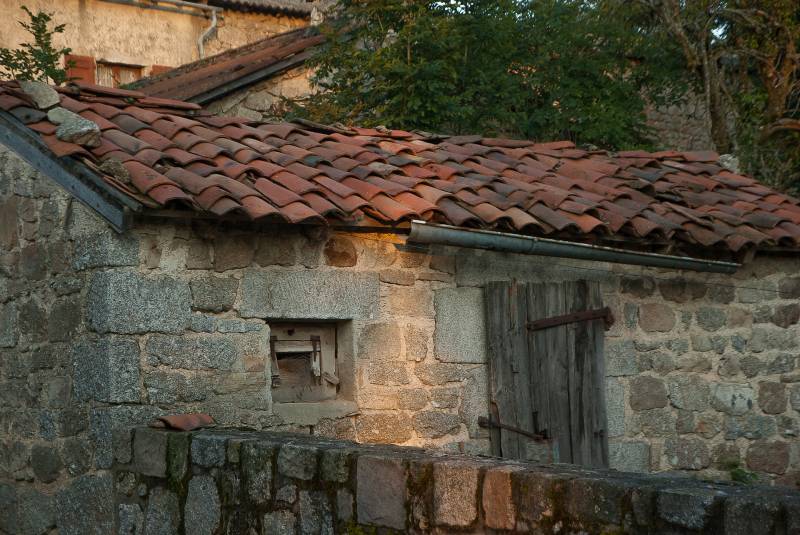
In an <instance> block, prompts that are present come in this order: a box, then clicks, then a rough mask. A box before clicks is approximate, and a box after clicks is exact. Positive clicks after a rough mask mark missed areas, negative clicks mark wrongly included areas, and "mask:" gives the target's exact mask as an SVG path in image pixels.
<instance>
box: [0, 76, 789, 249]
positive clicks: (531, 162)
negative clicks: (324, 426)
mask: <svg viewBox="0 0 800 535" xmlns="http://www.w3.org/2000/svg"><path fill="white" fill-rule="evenodd" d="M59 91H60V93H61V98H62V102H63V104H64V105H66V106H67V107H69V108H70V109H73V110H78V111H79V112H80V113H81V114H82V115H83V116H84V117H86V118H87V119H90V120H93V121H95V122H97V123H98V125H99V126H100V127H101V129H102V133H101V143H100V145H99V146H98V147H94V148H87V147H81V146H79V145H76V144H72V143H66V142H63V141H60V140H59V139H57V138H56V136H55V130H56V126H55V125H53V124H51V123H50V122H49V121H48V120H47V119H46V117H44V116H42V115H41V114H40V113H34V112H36V111H37V110H34V109H33V108H32V107H31V106H32V105H31V103H30V102H29V101H28V99H27V98H26V97H25V95H24V94H21V93H20V91H19V89H18V87H17V86H16V85H15V83H14V82H6V83H0V109H3V110H5V111H7V112H9V113H11V114H12V115H14V116H15V117H17V119H18V120H20V121H21V122H22V123H24V122H25V121H27V120H31V121H33V122H30V123H29V124H28V128H30V129H31V131H32V132H36V133H37V134H38V135H41V137H42V139H43V140H44V141H45V143H46V144H47V145H48V147H50V148H51V150H52V151H53V152H54V153H55V154H56V155H58V156H61V157H73V158H77V159H79V160H82V161H84V162H85V163H87V164H88V165H90V166H92V167H93V168H95V169H98V172H100V171H99V167H98V166H99V164H100V162H101V161H103V160H105V159H108V158H113V159H116V160H118V161H120V162H122V164H123V166H125V168H126V169H127V170H128V172H129V174H130V183H123V182H120V181H119V180H118V179H117V178H114V177H112V176H109V175H103V179H104V180H105V181H106V182H108V183H109V184H111V185H113V186H114V187H115V188H117V189H118V190H119V191H122V192H124V193H125V194H127V195H129V196H131V197H132V198H134V199H136V200H139V201H140V202H143V203H145V204H146V205H147V206H149V207H153V208H158V207H164V206H169V207H170V208H173V209H174V208H177V209H180V210H185V211H186V212H187V214H188V213H190V212H191V211H201V212H203V211H205V212H209V213H211V214H215V215H218V216H225V215H229V214H240V215H244V216H247V217H249V218H251V219H262V218H274V219H276V220H278V221H284V222H291V223H314V224H325V223H331V222H335V221H343V222H345V221H346V222H347V224H349V225H351V224H363V225H371V226H375V225H381V224H382V225H398V224H401V223H402V222H404V221H408V220H409V219H418V218H420V219H425V220H429V221H436V222H442V223H447V224H452V225H459V226H466V227H483V228H498V229H502V230H507V231H513V232H519V233H527V234H534V235H542V236H546V235H555V236H557V237H559V238H562V239H564V238H567V239H574V240H577V241H590V242H596V241H598V240H602V239H605V238H612V239H614V240H615V241H616V242H619V241H620V240H623V241H624V240H638V241H639V242H645V243H647V242H652V243H654V244H655V243H658V244H663V242H664V241H665V240H669V241H671V242H672V243H673V244H674V245H675V246H677V248H678V249H680V248H687V249H692V250H698V249H703V248H704V249H705V250H707V251H713V250H716V251H719V252H723V251H727V252H736V251H740V250H743V249H749V248H753V247H771V246H779V247H789V248H793V249H797V250H800V206H798V201H797V200H796V199H793V198H791V197H789V196H787V195H784V194H782V193H779V192H777V191H774V190H771V189H769V188H767V187H766V186H763V185H761V184H758V183H757V182H755V181H754V180H753V179H751V178H749V177H746V176H742V175H738V174H735V173H731V172H730V171H727V170H725V169H724V168H722V167H721V166H720V165H719V163H718V162H717V160H716V155H714V154H713V153H709V152H703V153H691V154H686V153H681V152H675V151H664V152H661V153H646V152H642V151H628V152H623V153H619V154H618V155H611V154H608V153H605V152H601V151H592V152H587V151H582V150H578V149H576V148H575V147H574V145H572V143H570V142H555V143H532V142H529V141H524V140H503V139H489V138H480V137H477V136H460V137H458V138H449V139H445V140H444V141H436V140H431V139H427V138H424V137H422V136H421V135H417V134H413V133H409V132H404V131H389V130H383V129H359V128H355V129H352V132H353V133H352V134H345V133H341V132H337V133H333V134H330V133H326V132H320V131H316V130H314V129H309V128H306V127H304V126H301V125H298V124H288V123H259V122H253V121H251V120H249V119H244V118H223V117H215V116H212V115H210V114H207V112H205V111H202V110H197V109H196V108H197V107H196V106H187V105H185V103H180V102H178V103H171V102H170V101H168V100H158V101H154V100H153V99H148V98H145V97H143V96H140V95H139V94H138V93H136V92H126V91H116V90H108V89H98V88H96V87H89V86H84V87H78V86H70V87H67V88H60V89H59ZM34 119H35V120H34ZM439 139H441V138H439Z"/></svg>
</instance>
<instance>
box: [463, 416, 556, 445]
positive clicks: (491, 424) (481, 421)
mask: <svg viewBox="0 0 800 535" xmlns="http://www.w3.org/2000/svg"><path fill="white" fill-rule="evenodd" d="M478 425H479V426H480V427H483V428H485V429H486V428H488V429H505V430H506V431H511V432H512V433H517V434H520V435H523V436H526V437H529V438H532V439H533V440H535V441H537V442H544V441H545V440H548V439H549V437H548V436H547V432H543V433H538V434H537V433H531V432H530V431H527V430H525V429H522V428H521V427H516V426H513V425H508V424H503V423H500V422H498V421H496V420H493V419H492V418H486V417H485V416H479V417H478Z"/></svg>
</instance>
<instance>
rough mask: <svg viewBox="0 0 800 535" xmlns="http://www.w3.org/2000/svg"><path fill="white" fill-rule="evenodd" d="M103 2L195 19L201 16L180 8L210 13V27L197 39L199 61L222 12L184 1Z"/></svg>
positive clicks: (133, 0)
mask: <svg viewBox="0 0 800 535" xmlns="http://www.w3.org/2000/svg"><path fill="white" fill-rule="evenodd" d="M102 1H103V2H108V3H110V4H121V5H124V6H132V7H139V8H142V9H161V10H166V11H172V12H174V13H185V14H189V15H194V16H196V17H198V16H201V15H197V14H194V13H191V12H189V11H183V10H181V9H180V8H182V7H188V8H192V9H199V10H200V11H205V12H207V13H210V15H211V25H210V26H209V27H208V28H206V29H205V30H204V31H203V33H202V34H201V35H200V37H198V38H197V51H198V53H199V54H200V59H203V58H205V56H206V53H205V42H206V39H208V37H209V36H210V35H211V33H212V32H213V31H214V30H216V29H217V22H218V20H217V19H218V17H217V14H218V13H219V12H220V11H222V8H221V7H216V6H209V5H207V4H198V3H197V2H186V1H185V0H153V3H151V4H149V5H148V4H143V3H141V2H138V1H136V0H102ZM158 4H169V5H171V6H175V7H174V8H170V7H161V6H159V5H158Z"/></svg>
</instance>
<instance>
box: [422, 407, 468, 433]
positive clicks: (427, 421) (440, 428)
mask: <svg viewBox="0 0 800 535" xmlns="http://www.w3.org/2000/svg"><path fill="white" fill-rule="evenodd" d="M413 421H414V430H415V431H416V432H417V435H419V436H420V437H423V438H440V437H443V436H445V435H451V434H455V433H457V432H458V431H459V430H460V429H461V420H460V418H459V417H458V415H457V414H450V413H446V412H441V411H422V412H418V413H416V414H414V416H413Z"/></svg>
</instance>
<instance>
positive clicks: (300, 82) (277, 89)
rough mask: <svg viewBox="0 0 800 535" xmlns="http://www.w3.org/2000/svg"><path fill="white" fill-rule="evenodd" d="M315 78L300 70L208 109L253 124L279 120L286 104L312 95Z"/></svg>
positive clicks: (251, 87) (304, 68)
mask: <svg viewBox="0 0 800 535" xmlns="http://www.w3.org/2000/svg"><path fill="white" fill-rule="evenodd" d="M312 74H313V70H312V69H311V68H308V67H304V66H301V67H297V68H295V69H291V70H289V71H286V72H284V73H281V74H279V75H277V76H273V77H271V78H269V79H268V80H264V81H263V82H260V83H258V84H255V85H253V86H250V87H248V88H246V89H243V90H241V91H237V92H235V93H231V94H230V95H227V96H225V97H223V98H221V99H219V100H215V101H214V102H212V103H210V104H209V105H208V106H207V108H208V110H209V111H210V112H212V113H216V114H217V115H222V116H231V115H233V116H239V117H247V118H248V119H253V120H254V121H260V120H269V119H273V118H275V117H280V116H282V115H283V114H284V112H285V111H286V109H287V101H292V100H298V99H303V98H305V97H307V96H308V95H309V94H311V91H312V83H311V75H312Z"/></svg>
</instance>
